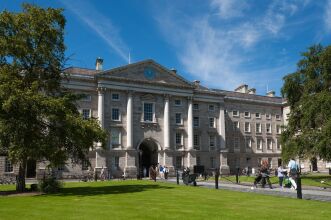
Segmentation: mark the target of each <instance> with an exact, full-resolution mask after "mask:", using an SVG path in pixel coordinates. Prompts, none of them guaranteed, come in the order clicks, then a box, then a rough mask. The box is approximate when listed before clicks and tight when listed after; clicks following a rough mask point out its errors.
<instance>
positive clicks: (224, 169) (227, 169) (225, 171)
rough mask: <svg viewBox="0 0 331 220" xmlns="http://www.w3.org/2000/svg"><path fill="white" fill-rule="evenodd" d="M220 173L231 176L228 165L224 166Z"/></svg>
mask: <svg viewBox="0 0 331 220" xmlns="http://www.w3.org/2000/svg"><path fill="white" fill-rule="evenodd" d="M220 173H221V174H223V175H228V174H230V167H229V166H228V165H222V166H221V167H220Z"/></svg>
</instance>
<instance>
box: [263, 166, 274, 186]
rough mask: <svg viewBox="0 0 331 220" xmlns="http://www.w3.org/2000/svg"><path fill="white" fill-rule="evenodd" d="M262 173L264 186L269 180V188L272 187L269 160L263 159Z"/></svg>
mask: <svg viewBox="0 0 331 220" xmlns="http://www.w3.org/2000/svg"><path fill="white" fill-rule="evenodd" d="M261 175H262V188H264V186H265V184H266V183H267V182H268V185H269V188H270V189H272V185H271V182H270V179H269V175H270V172H269V162H268V161H267V160H263V161H262V166H261Z"/></svg>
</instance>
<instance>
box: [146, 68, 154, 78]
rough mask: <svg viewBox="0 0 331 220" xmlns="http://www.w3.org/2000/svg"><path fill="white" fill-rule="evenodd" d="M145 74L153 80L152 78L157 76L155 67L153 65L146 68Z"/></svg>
mask: <svg viewBox="0 0 331 220" xmlns="http://www.w3.org/2000/svg"><path fill="white" fill-rule="evenodd" d="M144 75H145V77H146V78H147V79H149V80H151V79H154V78H155V71H154V69H153V68H151V67H147V68H145V70H144Z"/></svg>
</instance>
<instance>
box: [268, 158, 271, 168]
mask: <svg viewBox="0 0 331 220" xmlns="http://www.w3.org/2000/svg"><path fill="white" fill-rule="evenodd" d="M268 164H269V167H270V168H272V158H268Z"/></svg>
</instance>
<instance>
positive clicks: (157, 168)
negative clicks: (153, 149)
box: [143, 164, 169, 181]
mask: <svg viewBox="0 0 331 220" xmlns="http://www.w3.org/2000/svg"><path fill="white" fill-rule="evenodd" d="M148 173H149V179H150V180H154V181H156V177H157V176H159V177H160V178H161V179H168V174H169V169H168V167H166V166H162V165H159V164H156V165H152V166H150V167H149V169H148ZM143 175H144V177H146V176H147V169H146V167H144V168H143Z"/></svg>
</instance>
